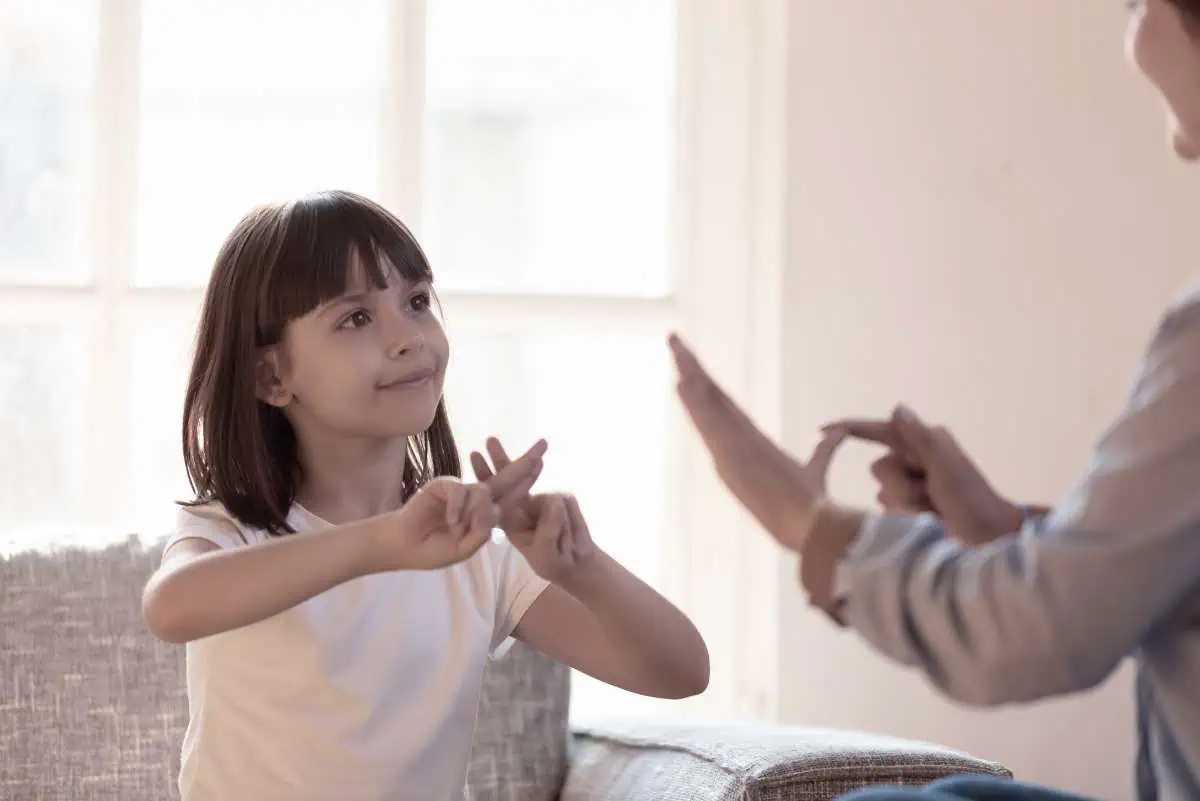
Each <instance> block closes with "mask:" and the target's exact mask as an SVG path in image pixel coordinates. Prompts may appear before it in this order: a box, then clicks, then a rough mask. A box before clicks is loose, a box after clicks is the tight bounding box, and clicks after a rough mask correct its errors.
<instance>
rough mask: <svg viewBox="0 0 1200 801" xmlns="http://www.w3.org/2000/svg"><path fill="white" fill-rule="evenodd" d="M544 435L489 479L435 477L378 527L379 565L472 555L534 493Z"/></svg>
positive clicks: (428, 563)
mask: <svg viewBox="0 0 1200 801" xmlns="http://www.w3.org/2000/svg"><path fill="white" fill-rule="evenodd" d="M545 453H546V443H545V441H544V440H542V441H539V442H538V443H536V444H535V445H534V446H533V447H532V448H530V449H529V450H528V451H527V452H525V453H524V454H523V455H522V456H521V457H520V458H519V459H516V460H515V461H513V462H510V463H509V464H508V465H506V466H505V468H504V469H502V470H500V471H499V472H497V473H496V474H495V475H494V476H491V477H490V478H489V479H488V480H487V481H481V482H477V483H471V484H468V483H464V482H462V481H460V480H458V479H456V478H452V477H450V476H441V477H438V478H435V479H433V480H432V481H430V482H429V483H427V484H426V485H425V486H424V487H422V488H421V489H420V490H418V491H417V493H416V494H415V495H413V496H412V497H411V498H409V500H408V502H407V503H405V504H404V506H402V507H401V508H400V509H398V510H396V511H395V512H392V513H390V514H386V515H383V516H381V517H380V519H379V525H378V526H377V527H376V529H375V531H376V537H375V548H374V551H375V553H376V554H377V559H376V570H378V571H388V570H437V569H439V568H443V567H447V566H449V565H453V564H456V563H458V562H461V561H463V560H464V559H467V558H469V557H470V556H471V555H473V554H474V553H475V552H476V551H478V550H479V549H480V548H482V547H483V546H484V545H485V544H486V543H487V541H488V539H489V538H490V537H491V536H492V530H493V529H495V528H496V526H497V525H498V524H499V522H500V518H501V517H502V516H503V515H504V514H505V513H506V512H507V511H509V510H511V509H512V508H513V507H514V506H516V505H517V504H520V503H521V502H522V501H523V500H524V499H525V498H526V497H528V494H529V491H530V489H532V487H533V485H534V483H535V482H536V481H537V479H538V476H539V475H540V474H541V471H542V456H543V455H545Z"/></svg>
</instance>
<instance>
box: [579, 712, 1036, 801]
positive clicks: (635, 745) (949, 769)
mask: <svg viewBox="0 0 1200 801" xmlns="http://www.w3.org/2000/svg"><path fill="white" fill-rule="evenodd" d="M572 733H573V738H572V745H571V765H570V768H569V770H568V773H567V782H566V785H565V787H564V788H563V793H562V796H561V801H601V799H605V800H606V801H609V800H611V801H648V800H649V799H656V801H675V799H680V800H681V801H682V799H688V801H710V800H711V801H717V800H718V799H720V801H734V800H735V799H747V801H826V800H827V799H831V798H836V797H837V796H838V795H840V794H842V793H845V792H848V791H850V790H854V789H858V788H860V787H864V786H869V785H872V784H910V785H920V784H925V783H927V782H930V781H932V780H934V779H937V778H940V777H943V776H948V775H953V774H958V773H982V774H988V775H992V776H1004V777H1010V776H1011V775H1012V774H1011V773H1010V772H1009V771H1008V770H1007V769H1005V768H1004V767H1002V766H1001V765H999V764H997V763H995V762H987V761H984V760H981V759H976V758H975V757H972V756H970V755H968V754H964V753H962V752H961V751H954V750H952V749H949V748H945V747H944V746H939V745H932V744H929V743H921V742H914V741H910V740H902V739H898V738H895V737H885V736H882V735H875V734H864V733H859V732H850V731H839V730H835V729H818V728H804V727H790V726H768V725H752V724H713V723H709V724H703V723H679V722H676V723H656V722H648V721H631V722H620V723H604V724H602V725H595V726H577V727H575V728H574V730H573V732H572Z"/></svg>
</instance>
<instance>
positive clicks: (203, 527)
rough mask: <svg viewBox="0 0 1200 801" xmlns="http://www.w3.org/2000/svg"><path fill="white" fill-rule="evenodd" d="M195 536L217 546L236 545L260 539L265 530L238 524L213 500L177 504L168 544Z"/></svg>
mask: <svg viewBox="0 0 1200 801" xmlns="http://www.w3.org/2000/svg"><path fill="white" fill-rule="evenodd" d="M190 538H199V539H202V540H208V541H209V542H211V543H213V544H215V545H217V546H218V547H221V548H237V547H241V546H244V545H252V544H254V543H258V542H263V541H265V540H266V538H267V534H266V532H265V531H262V530H260V529H256V528H251V527H249V526H245V525H242V524H241V523H239V522H238V521H237V519H236V518H234V516H233V515H232V514H230V512H229V510H228V509H226V508H225V507H224V505H222V504H221V503H218V502H217V501H209V502H207V503H202V504H196V505H194V506H180V507H179V510H178V511H177V512H176V514H175V530H174V532H173V534H172V538H171V543H169V544H168V547H169V546H170V544H173V543H174V542H177V541H179V540H183V539H190Z"/></svg>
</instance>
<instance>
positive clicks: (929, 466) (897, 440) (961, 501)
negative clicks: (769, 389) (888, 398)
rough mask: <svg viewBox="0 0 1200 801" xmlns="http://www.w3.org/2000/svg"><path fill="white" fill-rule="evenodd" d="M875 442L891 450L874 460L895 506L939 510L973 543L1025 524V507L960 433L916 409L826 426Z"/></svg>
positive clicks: (884, 495) (885, 500) (888, 506)
mask: <svg viewBox="0 0 1200 801" xmlns="http://www.w3.org/2000/svg"><path fill="white" fill-rule="evenodd" d="M823 430H824V431H825V432H827V433H841V434H843V435H845V436H849V437H853V438H856V439H861V440H866V441H869V442H875V443H878V444H881V445H884V446H886V447H887V449H888V451H887V453H886V454H884V455H883V456H882V457H881V458H879V459H878V460H876V461H875V462H874V463H873V464H872V465H871V474H872V475H873V476H874V477H875V480H876V481H877V482H878V484H879V492H878V494H877V495H876V498H877V499H878V501H879V503H880V505H882V506H883V508H884V509H885V510H886V511H889V512H901V513H914V512H933V513H934V514H936V515H937V516H938V517H939V518H941V520H942V523H943V525H945V527H946V529H947V531H948V533H949V534H950V535H951V536H953V537H955V538H956V539H958V540H960V541H961V542H964V543H966V544H968V545H982V544H984V543H988V542H991V541H992V540H994V539H997V538H998V537H1002V536H1004V535H1006V534H1011V533H1013V532H1015V531H1017V530H1018V529H1019V528H1020V527H1021V523H1022V521H1023V518H1024V514H1023V511H1022V508H1021V507H1020V506H1018V505H1017V504H1015V503H1012V502H1011V501H1009V500H1007V499H1005V498H1004V497H1003V496H1001V495H1000V494H999V493H997V492H996V491H995V490H994V489H993V488H992V486H991V484H989V483H988V480H987V479H986V478H985V477H984V475H983V473H982V472H981V471H980V470H979V468H978V467H977V466H976V465H975V462H974V461H972V459H971V458H970V457H969V456H968V455H967V454H966V452H965V451H964V450H963V449H962V447H961V446H960V445H959V444H958V441H957V440H956V439H955V438H954V435H953V434H951V433H950V431H949V430H947V429H946V428H945V427H943V426H928V425H926V424H925V423H924V422H923V421H922V420H921V419H920V418H919V417H918V416H917V415H916V413H915V412H913V411H911V410H910V409H908V408H906V407H904V406H898V407H897V408H896V410H895V412H894V413H893V414H892V416H891V418H890V419H886V420H868V419H846V420H838V421H836V422H833V423H830V424H828V425H826V426H824V427H823Z"/></svg>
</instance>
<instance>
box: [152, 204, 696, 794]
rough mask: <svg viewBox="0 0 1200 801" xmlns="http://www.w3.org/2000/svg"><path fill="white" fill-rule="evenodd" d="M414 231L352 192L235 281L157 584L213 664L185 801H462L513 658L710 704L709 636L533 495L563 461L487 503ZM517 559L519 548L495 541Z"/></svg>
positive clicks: (283, 226)
mask: <svg viewBox="0 0 1200 801" xmlns="http://www.w3.org/2000/svg"><path fill="white" fill-rule="evenodd" d="M432 278H433V276H432V272H431V270H430V267H429V265H428V263H427V262H426V260H425V257H424V254H423V253H422V252H421V249H420V247H419V246H418V245H417V243H416V241H415V240H414V239H413V237H412V236H411V235H410V234H409V232H408V231H407V229H406V228H405V227H404V226H403V225H402V224H401V223H400V222H399V221H398V220H397V219H396V218H395V217H393V216H392V215H391V214H389V213H388V212H387V211H385V210H384V209H382V208H380V207H379V206H378V205H376V204H374V203H372V202H370V201H368V200H365V199H363V198H361V197H358V196H355V195H352V194H348V193H344V192H328V193H321V194H317V195H313V196H310V197H305V198H303V199H300V200H297V201H294V202H290V203H284V204H281V205H275V206H269V207H265V208H261V209H258V210H256V211H254V212H252V213H251V214H250V215H248V216H247V217H246V218H245V219H244V220H242V222H241V223H240V224H239V225H238V226H237V228H236V229H235V230H234V231H233V233H232V234H231V235H230V237H229V239H228V240H227V241H226V242H225V244H224V246H223V248H222V249H221V252H220V254H219V255H218V257H217V261H216V265H215V267H214V270H213V275H212V278H211V280H210V282H209V285H208V290H207V293H206V297H205V301H204V309H203V313H202V316H201V321H200V326H199V334H198V339H197V343H196V354H195V359H194V362H193V365H192V370H191V377H190V379H189V381H188V388H187V394H186V400H185V403H184V424H183V431H184V437H183V439H184V458H185V461H186V465H187V470H188V475H189V477H190V479H191V482H192V485H193V487H194V489H195V491H196V498H195V500H194V501H192V502H190V503H188V504H185V505H184V508H183V509H181V510H180V513H179V519H178V526H177V531H176V532H175V535H174V537H173V538H172V539H171V541H170V542H169V543H168V545H167V548H166V551H165V552H164V554H163V560H162V565H161V567H160V568H159V569H158V571H157V572H156V573H155V575H154V576H153V577H152V578H151V579H150V582H149V583H148V585H147V586H146V589H145V593H144V597H143V608H144V614H145V617H146V621H147V623H148V625H149V627H150V629H151V630H152V631H153V632H154V633H155V634H156V635H157V636H158V637H160V638H162V639H164V640H167V641H169V642H175V643H180V642H184V643H187V686H188V701H189V706H190V711H191V719H190V721H189V724H188V729H187V734H186V736H185V738H184V743H183V765H182V770H181V772H180V777H179V787H180V792H181V794H182V797H183V799H184V801H209V799H213V800H219V801H236V800H237V799H255V801H272V800H273V799H279V801H283V800H284V799H286V800H287V801H303V799H314V801H315V800H316V799H322V801H324V799H333V798H336V799H339V800H340V801H358V800H361V801H385V800H386V801H397V800H398V799H438V801H444V800H448V799H458V798H461V797H462V795H463V793H464V785H465V778H466V771H467V763H468V758H469V754H470V744H471V735H472V730H473V727H474V723H475V715H476V707H477V704H478V701H479V693H480V688H481V684H482V679H483V672H484V666H485V664H486V660H487V658H488V655H489V653H492V652H494V651H495V650H496V649H497V648H498V647H499V646H500V645H501V644H502V643H503V642H504V641H505V640H506V639H507V638H508V637H509V636H514V637H516V638H517V639H520V640H522V641H524V642H526V643H528V644H530V645H531V646H533V647H535V648H538V649H539V650H541V651H544V652H545V653H547V654H549V655H550V656H552V657H555V658H557V659H559V660H561V661H563V662H565V663H567V664H569V665H571V666H572V667H575V668H577V669H579V670H581V671H584V672H586V673H588V674H590V675H592V676H594V677H596V678H598V679H600V680H602V681H606V682H608V683H610V684H613V685H616V686H618V687H622V688H625V689H627V690H630V691H632V692H637V693H642V694H646V695H655V696H660V697H664V698H680V697H684V696H688V695H692V694H695V693H699V692H702V691H703V690H704V688H705V687H706V685H707V682H708V652H707V649H706V648H705V645H704V641H703V640H702V639H701V637H700V635H699V633H698V632H697V631H696V629H695V628H694V627H693V626H692V624H691V623H690V622H689V621H688V619H687V618H686V617H684V616H683V615H682V614H681V613H680V612H679V611H678V610H676V609H675V608H674V607H672V606H671V605H670V604H669V603H668V602H667V601H666V600H665V599H663V598H662V597H661V596H659V595H658V594H657V593H655V592H654V591H653V590H651V589H650V588H649V587H647V586H646V585H645V584H643V583H642V582H641V581H639V580H638V579H636V578H635V577H634V576H632V575H631V574H630V573H628V572H627V571H625V570H624V569H623V568H622V567H621V566H620V565H618V564H617V563H616V562H614V561H613V560H612V559H611V558H610V557H608V556H607V555H606V554H605V553H604V552H603V551H602V550H601V549H599V548H597V547H595V546H594V545H593V544H592V541H591V538H590V536H589V534H588V530H587V525H586V523H585V522H584V520H583V517H582V515H581V513H580V511H579V506H578V504H577V503H576V502H575V501H574V499H572V498H570V497H569V496H559V495H543V496H530V495H529V494H528V493H529V490H530V488H531V487H532V486H533V484H534V482H535V481H536V479H537V476H538V473H539V472H540V470H541V465H542V456H543V454H544V453H545V449H546V446H545V443H544V442H539V443H538V444H537V445H535V446H534V447H533V448H531V449H530V450H529V452H527V453H526V454H524V455H523V456H521V457H520V458H518V459H516V460H515V461H512V462H510V461H509V460H508V458H507V456H506V454H505V452H504V449H503V447H502V446H501V445H500V444H499V443H498V442H496V441H494V440H493V441H490V442H489V443H488V450H489V451H490V455H491V457H492V460H493V464H494V466H495V468H496V472H495V473H494V474H493V472H492V468H491V467H490V466H489V465H488V463H487V460H486V459H485V458H484V457H482V456H481V455H480V454H478V453H476V454H473V462H474V466H475V470H476V474H477V477H478V478H479V481H478V482H476V483H469V484H468V483H463V482H461V481H459V480H458V477H459V476H460V474H461V471H460V465H459V458H458V455H457V451H456V449H455V444H454V439H453V437H452V436H451V433H450V426H449V423H448V421H447V416H446V410H445V406H444V403H443V401H442V381H443V376H444V373H445V369H446V363H447V359H448V354H449V348H448V345H447V342H446V337H445V334H444V333H443V331H442V327H441V325H440V323H439V321H438V318H437V316H435V314H434V311H433V308H432V297H433V296H432V288H431V284H432ZM497 525H499V526H500V527H502V528H503V529H504V530H505V531H506V533H507V534H508V537H507V539H506V540H505V541H496V540H493V539H492V537H491V532H492V529H493V527H495V526H497Z"/></svg>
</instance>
